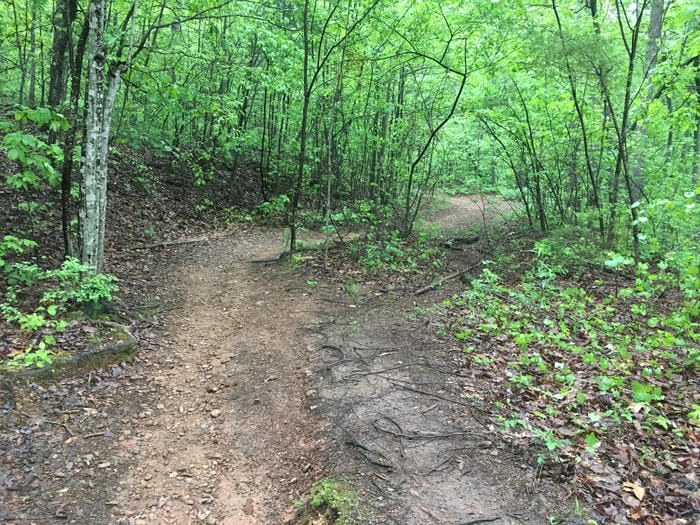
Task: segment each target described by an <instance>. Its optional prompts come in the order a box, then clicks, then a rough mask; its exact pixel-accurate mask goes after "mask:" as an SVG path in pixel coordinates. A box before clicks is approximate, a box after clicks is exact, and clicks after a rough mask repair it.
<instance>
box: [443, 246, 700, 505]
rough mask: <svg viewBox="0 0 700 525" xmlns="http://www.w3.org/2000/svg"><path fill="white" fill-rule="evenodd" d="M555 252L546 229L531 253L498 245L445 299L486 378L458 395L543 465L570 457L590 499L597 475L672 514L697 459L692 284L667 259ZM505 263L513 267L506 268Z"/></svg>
mask: <svg viewBox="0 0 700 525" xmlns="http://www.w3.org/2000/svg"><path fill="white" fill-rule="evenodd" d="M557 251H558V250H557V249H555V248H553V246H552V244H551V241H548V240H543V241H540V242H537V243H535V245H534V249H532V250H531V252H530V258H529V259H523V258H522V257H521V258H519V261H520V262H518V263H515V261H514V259H515V257H513V256H506V255H503V256H501V257H500V258H499V261H498V264H494V263H493V262H491V263H490V264H489V265H487V268H485V269H484V270H483V273H482V274H481V275H480V276H479V277H478V278H476V279H474V280H473V281H472V282H471V286H470V287H469V289H467V290H465V291H464V292H462V293H459V294H455V295H453V296H452V297H451V298H450V299H448V300H445V301H444V302H443V305H442V307H443V308H444V314H445V323H444V325H443V328H441V330H442V331H443V332H444V333H449V334H450V335H451V336H452V337H454V338H455V339H456V340H457V341H458V342H459V344H460V346H461V348H462V350H463V353H464V364H465V366H466V367H468V368H470V369H471V370H472V371H473V373H474V375H475V377H480V378H483V379H485V381H487V384H488V388H487V389H486V388H485V389H481V388H474V389H473V391H470V392H467V393H466V394H467V395H468V396H470V397H472V398H473V399H475V400H477V401H479V400H480V401H481V402H482V403H483V404H484V405H485V406H486V407H487V409H488V411H489V412H490V413H491V414H492V417H493V418H494V420H496V421H497V422H498V424H499V427H500V429H501V430H502V431H503V432H504V433H505V434H506V435H507V436H508V437H509V438H511V439H514V440H516V441H521V442H525V443H527V444H528V446H530V445H532V444H535V445H536V448H535V449H536V450H537V456H536V457H537V461H538V463H539V464H540V465H541V466H542V467H544V466H546V464H548V463H552V462H553V463H558V464H563V465H564V466H566V467H569V469H568V470H567V471H568V472H571V473H576V476H577V477H578V479H579V481H584V483H585V484H586V485H587V486H588V488H589V490H590V492H591V493H593V494H596V497H602V496H600V495H599V493H598V492H597V489H598V488H599V486H600V484H601V483H599V482H598V481H595V480H596V479H604V478H605V477H606V476H608V480H613V481H612V483H613V484H615V483H616V490H617V493H618V495H619V494H623V495H624V494H625V493H626V492H630V491H631V492H635V490H636V491H637V492H636V493H635V494H636V496H640V495H642V489H644V495H643V496H642V497H641V499H639V500H638V501H637V502H636V503H637V507H639V508H640V509H642V510H639V509H638V510H639V515H640V516H644V515H646V514H644V512H646V510H645V509H647V507H646V506H648V507H649V508H652V507H654V505H656V509H657V511H658V509H662V510H663V509H667V512H669V515H672V514H673V509H675V508H683V505H684V503H683V501H687V499H686V498H685V497H686V496H688V493H687V492H685V493H684V492H682V491H679V490H675V489H677V488H678V486H680V485H678V484H677V481H678V479H686V476H687V475H688V474H689V473H690V472H692V470H693V469H694V468H697V466H698V465H697V463H698V461H697V457H695V459H692V458H693V452H692V451H693V450H696V451H697V448H696V443H697V441H698V439H699V438H700V394H699V393H698V386H699V385H698V372H699V371H700V349H699V341H700V318H699V317H698V305H697V295H696V294H695V288H694V287H695V286H696V283H693V282H691V283H690V285H689V284H688V280H687V279H688V276H687V275H686V276H684V275H683V274H682V273H681V272H678V271H674V270H673V269H671V268H670V267H669V265H668V264H665V263H664V262H663V261H662V262H660V263H658V264H657V265H655V266H654V268H653V269H652V268H651V267H650V266H649V265H648V264H639V265H637V266H636V267H635V266H634V265H633V264H632V261H631V259H628V258H626V257H623V256H622V255H620V254H616V253H606V254H604V256H603V257H600V258H599V261H598V262H599V263H600V264H597V262H596V261H594V262H593V264H590V263H587V264H581V263H579V264H576V263H575V257H574V256H573V254H572V253H568V257H566V259H565V258H564V257H561V255H562V253H561V252H566V250H563V251H562V250H559V252H560V253H556V252H557ZM565 264H566V266H567V267H565ZM506 265H511V266H512V265H517V266H518V275H519V277H518V278H516V279H514V280H512V281H507V280H505V279H503V278H502V277H501V274H505V273H507V272H508V270H509V268H508V267H507V266H506ZM510 270H512V268H510ZM690 273H691V274H692V271H691V272H690ZM684 279H686V280H685V281H684ZM688 288H691V289H688ZM621 458H623V459H621ZM596 476H597V478H596ZM615 480H617V481H615ZM686 481H687V480H686ZM624 483H628V484H631V485H624ZM637 488H638V489H639V490H637ZM608 489H609V487H608ZM606 490H607V489H606ZM693 490H695V492H694V497H695V498H697V497H698V492H697V486H696V488H695V489H692V487H691V492H690V494H691V496H692V495H693ZM625 491H626V492H625ZM601 493H605V491H602V492H601ZM657 495H658V499H659V501H655V497H656V496H657ZM675 498H678V499H675ZM601 501H605V500H601ZM686 505H687V503H686ZM635 508H636V507H635ZM669 509H670V510H669ZM642 511H643V512H642Z"/></svg>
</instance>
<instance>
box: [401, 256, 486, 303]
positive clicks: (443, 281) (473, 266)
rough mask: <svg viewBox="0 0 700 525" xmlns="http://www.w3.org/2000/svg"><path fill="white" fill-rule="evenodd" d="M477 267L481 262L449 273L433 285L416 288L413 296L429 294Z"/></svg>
mask: <svg viewBox="0 0 700 525" xmlns="http://www.w3.org/2000/svg"><path fill="white" fill-rule="evenodd" d="M479 265H481V262H478V263H476V264H472V265H471V266H467V267H466V268H462V269H461V270H459V271H457V272H454V273H451V274H450V275H447V276H445V277H443V278H441V279H438V280H437V281H435V282H434V283H430V284H428V285H426V286H424V287H423V288H418V290H416V291H415V292H414V295H421V294H424V293H425V292H429V291H430V290H434V289H435V288H437V287H439V286H442V285H443V284H444V283H445V282H446V281H449V280H451V279H454V278H455V277H459V276H460V275H463V274H465V273H467V272H470V271H472V270H473V269H474V268H476V267H477V266H479Z"/></svg>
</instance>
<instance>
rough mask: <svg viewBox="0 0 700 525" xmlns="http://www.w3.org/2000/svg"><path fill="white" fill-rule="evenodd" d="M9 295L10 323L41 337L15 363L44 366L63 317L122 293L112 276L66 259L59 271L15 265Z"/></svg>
mask: <svg viewBox="0 0 700 525" xmlns="http://www.w3.org/2000/svg"><path fill="white" fill-rule="evenodd" d="M5 278H6V282H7V292H6V294H5V301H4V302H3V303H0V313H2V315H3V317H4V318H5V320H6V321H8V322H10V323H13V324H15V325H17V326H18V327H19V328H20V329H21V330H24V331H26V332H30V333H35V334H37V335H38V336H39V337H40V339H41V340H40V341H39V342H38V343H36V344H35V343H32V344H31V345H30V346H29V347H28V348H27V349H26V350H25V351H24V352H22V353H21V354H19V355H18V356H16V357H15V358H14V359H13V363H14V364H18V363H19V364H21V365H22V366H32V365H37V366H39V367H43V366H45V365H47V364H50V363H51V350H50V348H51V347H52V346H54V345H55V339H54V338H53V336H52V335H51V332H61V331H63V330H64V329H65V326H66V322H65V321H64V320H63V319H62V318H61V317H62V316H63V315H64V314H66V313H67V312H69V311H70V310H72V309H74V308H77V307H91V308H93V309H94V308H95V307H96V306H97V305H98V304H99V303H101V302H109V301H111V300H112V297H113V294H114V293H115V292H116V291H117V290H118V287H117V285H116V284H115V281H116V278H115V277H114V276H112V275H104V274H99V275H92V274H91V273H90V272H89V269H88V268H87V267H86V266H84V265H82V264H80V262H79V261H78V260H77V259H75V258H68V259H66V260H65V261H64V262H63V264H62V265H61V266H60V267H59V268H56V269H52V270H44V269H42V268H40V267H39V266H38V265H36V264H33V263H26V262H19V263H13V264H12V265H10V266H9V269H6V271H5Z"/></svg>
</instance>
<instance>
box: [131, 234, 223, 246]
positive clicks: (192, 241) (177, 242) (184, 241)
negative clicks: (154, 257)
mask: <svg viewBox="0 0 700 525" xmlns="http://www.w3.org/2000/svg"><path fill="white" fill-rule="evenodd" d="M234 234H235V232H228V233H221V234H216V235H200V236H199V237H181V238H179V239H173V240H170V241H161V242H156V243H153V244H142V245H139V246H134V249H135V250H150V249H152V248H165V247H168V246H181V245H184V244H197V243H201V242H209V241H216V240H218V239H224V238H226V237H230V236H231V235H234Z"/></svg>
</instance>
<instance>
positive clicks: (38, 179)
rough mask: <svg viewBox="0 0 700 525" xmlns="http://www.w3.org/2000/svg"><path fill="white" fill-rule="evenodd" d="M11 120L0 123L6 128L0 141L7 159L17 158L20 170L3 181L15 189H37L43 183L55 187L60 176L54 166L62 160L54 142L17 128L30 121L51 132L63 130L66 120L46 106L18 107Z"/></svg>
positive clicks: (1, 126)
mask: <svg viewBox="0 0 700 525" xmlns="http://www.w3.org/2000/svg"><path fill="white" fill-rule="evenodd" d="M14 118H15V122H14V123H10V122H7V121H4V122H0V129H4V130H5V131H8V133H7V134H6V135H5V137H4V138H3V140H2V144H0V150H4V151H5V153H6V155H7V158H8V159H9V160H12V161H17V162H19V163H20V165H21V166H22V168H23V170H22V171H21V172H19V173H15V174H12V175H9V176H8V177H7V178H6V181H5V183H6V184H7V185H8V186H10V187H12V188H16V189H21V190H25V191H26V190H28V189H30V188H37V187H38V186H39V185H40V184H42V183H43V182H46V183H48V184H49V185H51V186H57V185H58V184H59V183H60V181H61V179H60V174H59V173H58V172H57V171H56V169H55V168H54V165H55V164H57V163H60V162H62V161H63V151H62V150H61V148H60V147H59V146H58V145H57V144H51V145H49V144H47V143H45V142H44V141H42V140H41V139H39V138H37V137H36V136H35V135H34V134H32V133H28V132H26V131H23V130H22V129H18V124H27V123H33V124H37V125H40V126H48V127H49V129H51V130H53V131H59V130H63V131H65V130H67V129H68V121H67V120H66V118H65V117H63V115H60V114H58V113H55V112H52V111H50V110H49V109H47V108H38V109H29V108H26V107H21V106H20V107H18V108H17V109H16V110H15V114H14Z"/></svg>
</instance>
